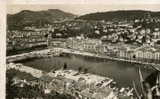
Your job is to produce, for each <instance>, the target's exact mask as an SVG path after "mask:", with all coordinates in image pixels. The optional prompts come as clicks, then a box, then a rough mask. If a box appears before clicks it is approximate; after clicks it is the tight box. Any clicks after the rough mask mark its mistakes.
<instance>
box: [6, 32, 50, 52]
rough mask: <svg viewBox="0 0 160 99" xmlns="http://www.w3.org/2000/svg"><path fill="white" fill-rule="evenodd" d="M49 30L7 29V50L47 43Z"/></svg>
mask: <svg viewBox="0 0 160 99" xmlns="http://www.w3.org/2000/svg"><path fill="white" fill-rule="evenodd" d="M47 33H48V32H47V31H44V30H43V31H18V30H14V31H7V50H13V49H25V48H31V47H34V46H40V45H46V41H47Z"/></svg>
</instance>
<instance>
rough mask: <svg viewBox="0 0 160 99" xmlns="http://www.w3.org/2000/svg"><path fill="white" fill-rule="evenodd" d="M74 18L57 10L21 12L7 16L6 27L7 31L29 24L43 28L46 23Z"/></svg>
mask: <svg viewBox="0 0 160 99" xmlns="http://www.w3.org/2000/svg"><path fill="white" fill-rule="evenodd" d="M74 17H75V15H73V14H71V13H67V12H63V11H61V10H58V9H49V10H46V11H30V10H23V11H21V12H19V13H16V14H12V15H11V14H8V15H7V25H8V28H9V29H15V28H16V29H17V28H21V27H23V26H27V25H31V24H32V25H36V26H41V25H42V26H43V25H44V24H46V23H47V24H50V23H53V22H55V21H62V20H64V19H73V18H74Z"/></svg>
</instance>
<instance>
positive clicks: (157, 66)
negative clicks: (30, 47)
mask: <svg viewBox="0 0 160 99" xmlns="http://www.w3.org/2000/svg"><path fill="white" fill-rule="evenodd" d="M55 49H56V50H61V52H62V53H67V54H74V55H81V56H88V57H95V58H103V59H110V60H115V61H123V62H129V63H135V64H142V65H147V66H150V67H151V68H153V69H156V70H158V71H160V64H156V63H149V62H142V61H138V60H128V59H122V58H115V57H110V56H107V55H100V54H95V53H90V52H84V51H78V50H73V49H65V48H55ZM50 51H51V49H45V50H40V51H33V52H29V53H23V54H18V55H13V56H8V57H7V62H14V61H20V60H23V59H28V58H37V57H45V56H47V55H48V53H49V52H50Z"/></svg>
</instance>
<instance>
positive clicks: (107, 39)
mask: <svg viewBox="0 0 160 99" xmlns="http://www.w3.org/2000/svg"><path fill="white" fill-rule="evenodd" d="M145 22H146V24H152V23H153V21H152V20H151V19H148V20H147V21H144V20H135V22H134V21H133V22H127V21H122V22H117V23H115V22H105V21H84V20H72V21H66V22H62V23H55V24H53V25H47V26H46V27H45V28H41V29H37V28H35V27H26V28H24V31H18V30H12V31H7V50H13V49H25V48H31V47H34V46H41V45H48V46H49V48H52V47H62V48H70V49H75V50H80V51H88V52H93V53H99V54H103V55H108V56H112V57H121V58H125V59H133V60H146V61H148V60H160V55H159V53H160V51H159V47H158V45H157V42H158V41H160V28H159V27H158V25H154V26H153V27H151V26H150V27H148V26H146V27H144V26H143V24H141V23H145ZM158 22H159V21H155V22H154V23H156V24H159V23H158ZM137 24H138V25H137ZM135 25H136V26H135ZM79 35H81V36H79Z"/></svg>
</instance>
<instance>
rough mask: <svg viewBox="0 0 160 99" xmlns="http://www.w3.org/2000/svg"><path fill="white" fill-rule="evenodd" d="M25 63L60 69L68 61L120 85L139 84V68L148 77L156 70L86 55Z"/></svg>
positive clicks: (26, 63)
mask: <svg viewBox="0 0 160 99" xmlns="http://www.w3.org/2000/svg"><path fill="white" fill-rule="evenodd" d="M22 63H23V64H24V65H27V66H31V67H34V68H38V69H43V70H45V71H50V70H51V69H54V68H56V69H59V68H61V67H62V66H63V65H64V63H67V65H68V68H69V69H75V70H77V69H78V68H79V67H82V68H87V69H88V72H90V73H94V74H98V75H102V76H106V77H109V78H113V79H114V80H115V81H116V82H117V85H118V86H119V87H122V86H123V87H128V86H131V87H132V81H135V82H136V84H137V85H139V76H138V68H139V67H140V68H141V71H142V74H143V76H144V77H145V78H146V77H147V76H148V75H150V74H151V73H152V72H154V70H152V69H147V68H145V67H144V66H142V65H139V64H131V63H127V62H119V61H112V60H106V59H97V58H93V57H92V58H91V57H84V56H76V55H69V56H65V57H52V58H41V59H34V60H28V61H23V62H22Z"/></svg>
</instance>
